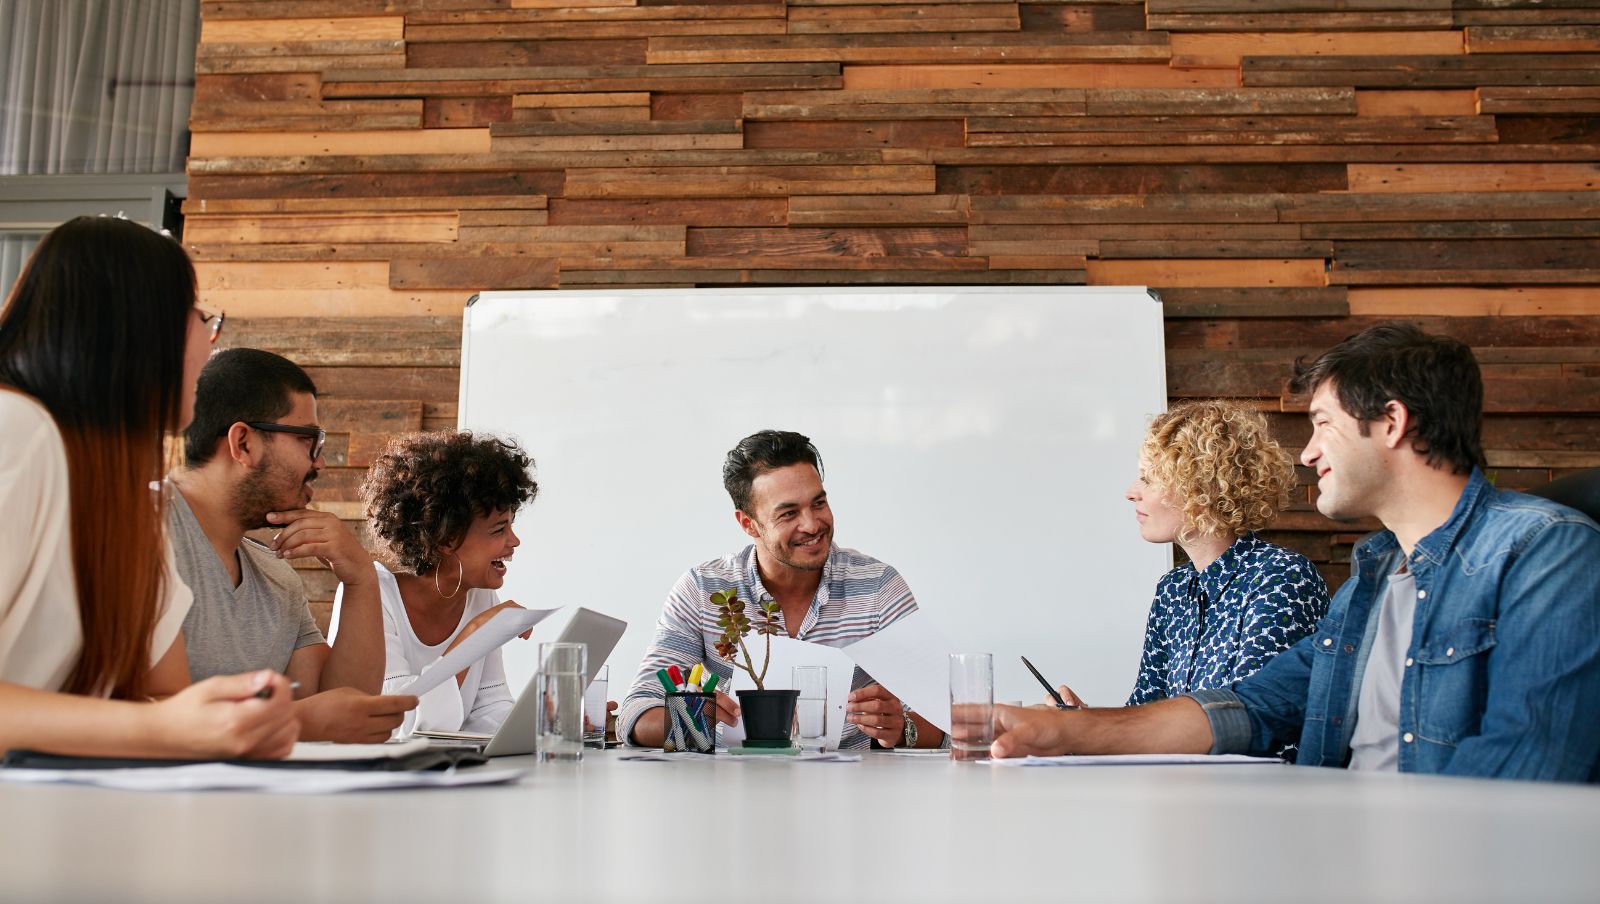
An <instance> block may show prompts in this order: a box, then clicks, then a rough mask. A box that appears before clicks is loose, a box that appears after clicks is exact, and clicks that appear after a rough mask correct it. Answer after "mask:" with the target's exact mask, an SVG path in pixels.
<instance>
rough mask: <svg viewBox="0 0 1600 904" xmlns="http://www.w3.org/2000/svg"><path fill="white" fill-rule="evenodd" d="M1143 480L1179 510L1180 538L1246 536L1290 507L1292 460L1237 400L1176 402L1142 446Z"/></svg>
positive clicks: (1261, 420)
mask: <svg viewBox="0 0 1600 904" xmlns="http://www.w3.org/2000/svg"><path fill="white" fill-rule="evenodd" d="M1139 459H1140V467H1141V468H1142V470H1143V479H1144V481H1145V483H1146V484H1148V485H1150V486H1151V487H1152V488H1154V489H1159V490H1160V492H1161V494H1162V496H1164V497H1165V499H1166V502H1167V504H1168V505H1170V506H1172V507H1173V508H1175V509H1178V510H1179V511H1181V512H1182V513H1183V528H1182V529H1181V530H1180V531H1179V532H1178V536H1179V539H1181V540H1185V541H1187V540H1189V539H1191V538H1193V537H1196V536H1201V535H1210V536H1216V537H1227V536H1235V537H1239V536H1243V535H1245V534H1246V533H1249V532H1250V531H1253V530H1258V529H1260V528H1262V527H1265V526H1266V525H1267V524H1268V523H1270V522H1271V521H1272V519H1273V518H1274V517H1275V516H1276V515H1277V514H1278V513H1279V512H1281V511H1283V510H1284V509H1285V508H1287V507H1288V506H1289V490H1291V489H1292V488H1293V487H1294V485H1295V474H1294V461H1293V460H1292V459H1291V458H1290V457H1289V453H1288V452H1285V451H1284V450H1283V447H1282V446H1280V445H1278V442H1277V440H1275V439H1273V438H1272V436H1271V434H1270V433H1269V431H1268V429H1267V419H1266V418H1265V417H1263V416H1262V415H1261V414H1260V413H1259V412H1256V411H1252V410H1250V409H1249V408H1246V407H1244V406H1243V405H1240V404H1238V403H1236V402H1228V401H1223V400H1221V399H1217V400H1214V401H1203V402H1180V403H1179V404H1177V405H1174V406H1172V407H1171V408H1170V409H1168V410H1167V412H1166V413H1165V414H1160V415H1157V416H1156V418H1155V420H1153V421H1151V422H1150V429H1149V431H1148V432H1146V433H1145V438H1144V445H1143V446H1141V447H1140V449H1139Z"/></svg>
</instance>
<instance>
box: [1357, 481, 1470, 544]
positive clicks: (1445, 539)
mask: <svg viewBox="0 0 1600 904" xmlns="http://www.w3.org/2000/svg"><path fill="white" fill-rule="evenodd" d="M1493 492H1494V486H1493V485H1492V484H1490V483H1489V481H1488V479H1487V478H1485V477H1484V476H1483V472H1482V471H1480V470H1478V469H1477V468H1473V469H1472V476H1471V477H1469V478H1467V486H1466V488H1465V489H1463V490H1462V491H1461V498H1459V499H1457V500H1456V507H1455V509H1454V510H1452V511H1451V512H1450V517H1449V518H1446V519H1445V522H1444V523H1443V524H1441V525H1439V526H1438V527H1436V528H1434V529H1433V532H1432V533H1430V534H1428V535H1427V536H1426V537H1423V538H1422V539H1421V540H1418V541H1417V546H1416V549H1415V550H1413V556H1415V557H1420V558H1423V559H1427V560H1428V561H1429V562H1431V563H1432V564H1435V565H1439V564H1442V563H1443V562H1444V561H1445V559H1447V558H1448V557H1449V555H1450V550H1452V549H1454V548H1455V545H1456V538H1457V537H1459V536H1460V535H1461V531H1462V529H1463V528H1465V527H1466V526H1467V522H1468V521H1470V520H1472V515H1473V513H1474V512H1476V511H1477V510H1478V509H1479V508H1480V507H1482V506H1483V505H1484V504H1486V503H1487V502H1488V499H1489V496H1490V494H1492V493H1493ZM1399 546H1400V541H1399V540H1396V539H1395V536H1394V532H1393V531H1389V530H1381V531H1378V532H1377V533H1375V534H1373V535H1372V536H1370V537H1367V538H1366V539H1365V540H1362V541H1361V542H1360V543H1358V544H1356V548H1355V550H1354V552H1353V558H1354V559H1355V560H1356V561H1357V562H1364V561H1368V560H1370V559H1376V558H1378V557H1380V556H1386V555H1388V554H1389V553H1391V552H1393V551H1394V550H1396V549H1397V548H1399Z"/></svg>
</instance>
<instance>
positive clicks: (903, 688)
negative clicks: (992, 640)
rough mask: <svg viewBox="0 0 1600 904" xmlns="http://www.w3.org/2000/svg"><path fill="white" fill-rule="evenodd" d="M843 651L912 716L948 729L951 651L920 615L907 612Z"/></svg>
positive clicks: (934, 629) (948, 643)
mask: <svg viewBox="0 0 1600 904" xmlns="http://www.w3.org/2000/svg"><path fill="white" fill-rule="evenodd" d="M844 652H845V653H847V654H849V656H850V658H851V659H854V660H855V663H856V665H859V666H861V668H862V670H863V671H865V672H866V673H867V674H869V675H871V676H872V680H874V681H876V682H878V683H879V684H881V685H883V687H884V689H886V690H888V691H889V693H891V694H894V695H895V696H896V697H899V698H900V700H901V702H903V703H906V704H908V705H910V707H911V709H912V710H913V711H914V712H916V714H917V715H919V716H921V717H922V718H924V719H927V720H928V721H929V722H932V723H933V724H934V725H936V726H938V728H939V730H940V731H949V730H950V654H951V653H954V652H956V650H955V648H954V647H953V646H951V644H950V641H949V639H948V638H946V637H945V636H944V633H943V632H941V631H940V630H939V628H938V627H937V626H936V625H934V623H933V621H932V620H931V619H929V618H928V617H927V616H926V615H924V614H923V613H921V612H913V613H911V614H910V615H907V616H906V617H905V618H902V619H900V620H899V621H897V622H895V623H894V624H892V625H890V626H889V627H887V628H884V629H883V630H882V631H879V632H877V633H876V634H873V635H871V636H868V637H863V638H862V639H860V640H858V641H856V642H855V643H852V644H850V645H849V646H847V647H845V648H844Z"/></svg>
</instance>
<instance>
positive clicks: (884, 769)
mask: <svg viewBox="0 0 1600 904" xmlns="http://www.w3.org/2000/svg"><path fill="white" fill-rule="evenodd" d="M621 753H623V752H622V751H607V752H605V753H596V752H595V751H587V752H586V758H585V760H584V762H582V763H578V764H562V765H547V764H535V763H534V762H532V760H531V758H527V757H515V758H506V759H502V760H497V761H496V766H497V767H503V766H514V767H518V768H526V769H528V773H527V775H526V777H525V778H524V779H523V780H522V781H521V782H520V783H519V784H517V785H513V786H502V787H486V788H464V789H454V790H427V791H387V792H376V793H360V794H343V795H327V796H315V797H300V796H287V795H285V796H279V795H264V794H242V793H232V792H228V793H216V792H195V793H140V792H123V791H109V790H102V789H96V788H84V787H72V786H59V785H58V786H36V785H17V784H10V783H0V814H3V820H0V822H3V826H4V828H3V829H0V833H3V834H0V898H3V899H4V900H6V901H8V902H18V901H35V900H38V901H74V902H77V901H91V900H121V901H152V902H162V904H178V902H187V901H204V902H217V901H223V900H227V901H230V902H239V901H300V902H316V901H350V900H373V901H384V902H408V901H471V902H481V901H502V900H505V901H511V900H515V901H535V900H552V901H580V900H608V901H609V900H626V901H652V902H657V901H662V902H664V901H690V900H694V901H704V900H708V899H713V898H721V899H732V900H750V901H763V902H765V901H808V902H822V901H830V900H848V901H861V902H866V901H909V900H923V901H930V900H931V901H950V900H960V899H966V900H983V901H990V900H996V901H1006V900H1012V901H1035V900H1043V899H1049V900H1058V901H1059V900H1084V901H1163V902H1165V901H1186V900H1193V901H1275V902H1289V904H1299V902H1305V901H1341V902H1348V901H1390V900H1393V901H1400V900H1405V901H1451V902H1461V901H1517V902H1533V901H1594V900H1596V899H1600V788H1590V787H1583V786H1571V785H1561V786H1557V785H1538V784H1532V783H1523V782H1488V781H1475V780H1466V779H1443V778H1435V777H1422V776H1401V775H1367V774H1354V773H1346V772H1343V771H1339V770H1329V769H1312V768H1303V767H1289V766H1209V765H1208V766H1138V767H1133V766H1110V767H1082V768H1006V767H998V766H991V765H987V764H984V763H952V762H950V761H948V760H945V759H933V758H927V757H909V756H895V755H890V754H868V755H867V756H866V757H865V758H864V760H863V761H862V762H859V763H793V762H771V761H765V760H763V761H753V762H752V761H749V760H750V759H751V758H737V759H735V758H730V757H727V756H717V757H715V758H711V757H707V758H705V759H704V760H703V761H697V762H681V761H675V762H627V761H622V760H620V759H619V754H621ZM691 835H692V836H693V837H695V838H696V839H698V841H696V842H689V841H687V840H684V839H686V838H687V837H689V836H691Z"/></svg>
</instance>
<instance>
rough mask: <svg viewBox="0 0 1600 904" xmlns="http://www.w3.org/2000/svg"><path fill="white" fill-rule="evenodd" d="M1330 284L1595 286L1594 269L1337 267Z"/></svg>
mask: <svg viewBox="0 0 1600 904" xmlns="http://www.w3.org/2000/svg"><path fill="white" fill-rule="evenodd" d="M1328 281H1329V283H1331V284H1333V285H1341V286H1417V285H1453V286H1472V285H1513V286H1514V285H1523V284H1534V285H1577V286H1586V285H1593V284H1594V281H1595V271H1594V270H1593V268H1590V267H1584V268H1582V269H1565V270H1559V269H1553V268H1510V267H1507V268H1503V269H1492V268H1481V269H1439V268H1425V267H1418V268H1414V269H1396V270H1353V269H1344V268H1338V267H1336V268H1335V269H1334V270H1332V271H1331V272H1330V273H1329V274H1328Z"/></svg>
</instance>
